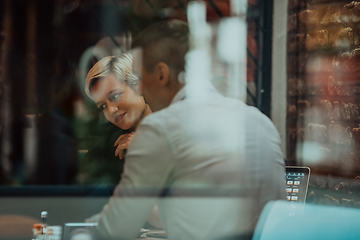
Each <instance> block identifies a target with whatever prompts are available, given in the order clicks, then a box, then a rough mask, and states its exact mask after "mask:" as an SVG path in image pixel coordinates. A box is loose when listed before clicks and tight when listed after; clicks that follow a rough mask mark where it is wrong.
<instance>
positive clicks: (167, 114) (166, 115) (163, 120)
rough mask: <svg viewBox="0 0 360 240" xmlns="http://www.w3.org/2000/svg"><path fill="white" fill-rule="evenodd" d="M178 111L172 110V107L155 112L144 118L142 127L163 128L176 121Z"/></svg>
mask: <svg viewBox="0 0 360 240" xmlns="http://www.w3.org/2000/svg"><path fill="white" fill-rule="evenodd" d="M176 113H177V111H176V110H174V109H173V108H172V105H170V106H169V107H167V108H164V109H162V110H159V111H157V112H154V113H152V114H150V115H149V116H147V117H146V118H144V120H143V121H142V122H141V124H140V125H147V126H153V127H163V126H164V125H166V124H167V123H169V122H172V121H173V119H175V118H176V117H175V115H176Z"/></svg>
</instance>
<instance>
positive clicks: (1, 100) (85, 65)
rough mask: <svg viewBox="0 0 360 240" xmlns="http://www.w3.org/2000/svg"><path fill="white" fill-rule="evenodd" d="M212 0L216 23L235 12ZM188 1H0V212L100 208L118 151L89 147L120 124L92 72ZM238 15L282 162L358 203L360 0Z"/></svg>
mask: <svg viewBox="0 0 360 240" xmlns="http://www.w3.org/2000/svg"><path fill="white" fill-rule="evenodd" d="M205 3H206V7H207V13H206V17H207V21H208V23H209V24H211V26H212V29H217V27H218V24H219V23H220V22H221V21H222V20H224V19H226V18H229V17H231V16H232V11H231V6H230V5H231V4H230V1H229V0H205ZM187 4H188V0H168V1H164V0H46V1H42V0H2V1H0V116H1V118H0V156H1V158H0V184H1V186H0V198H1V200H0V201H1V203H2V204H0V214H1V215H14V214H15V215H16V214H19V215H20V214H21V215H25V216H29V217H33V218H39V217H40V212H41V210H42V209H48V211H49V213H50V214H51V215H50V216H53V217H52V221H53V223H54V224H62V223H63V222H66V221H68V222H71V221H81V219H80V217H79V216H81V217H87V216H89V215H91V214H93V213H96V212H97V211H100V210H101V208H102V206H103V205H104V204H105V203H106V201H107V200H108V197H109V196H110V195H111V192H112V190H113V188H114V186H115V185H116V184H117V182H118V181H119V178H120V176H119V174H117V173H118V172H119V168H120V165H121V161H120V160H119V159H117V158H115V157H113V156H112V155H113V153H112V152H111V153H110V154H109V156H98V157H95V158H96V159H99V160H98V161H95V160H94V158H86V153H87V151H88V150H89V149H91V148H93V147H94V146H98V145H99V144H100V145H101V144H102V143H103V142H106V141H112V140H111V137H109V135H111V133H112V131H114V128H113V127H112V126H110V125H109V123H107V122H106V120H105V119H104V117H103V116H102V115H101V113H100V112H99V110H98V109H97V108H96V106H95V104H93V103H92V102H91V101H90V99H88V98H87V97H86V95H84V91H83V85H82V84H83V83H82V82H83V80H84V77H85V76H86V71H87V70H89V68H90V67H91V65H92V64H94V63H95V62H96V61H97V60H99V59H100V58H101V57H102V56H105V55H103V54H107V53H109V54H110V53H113V52H112V51H115V50H116V49H120V51H126V50H129V45H130V41H131V38H133V37H136V35H137V34H138V33H139V32H140V31H141V30H143V29H145V28H146V27H147V26H150V25H151V24H153V23H155V22H158V21H161V20H164V19H180V20H184V21H187V12H186V7H187ZM240 17H242V19H243V20H244V21H245V22H246V24H247V36H246V38H244V39H243V40H244V41H242V42H239V45H240V46H243V47H244V49H245V46H246V60H247V61H246V83H247V89H246V95H247V96H246V100H245V101H246V102H247V103H248V104H249V105H253V106H255V107H257V108H259V109H260V110H261V111H262V112H263V113H264V114H266V115H267V116H268V117H270V118H271V120H272V121H273V122H274V124H275V126H276V128H277V129H278V131H279V133H280V136H281V139H282V145H283V152H284V157H285V162H286V164H287V165H289V166H307V167H310V169H311V177H310V184H309V190H308V196H307V203H315V204H320V205H330V206H340V207H346V208H360V196H359V192H360V179H359V178H360V154H359V153H360V98H359V96H360V24H359V23H360V2H359V1H350V0H248V2H247V10H246V16H245V17H244V16H240ZM214 36H215V37H214V38H216V37H217V36H216V35H214ZM214 41H216V40H214ZM114 49H115V50H114ZM220 65H221V66H223V65H226V63H222V64H220ZM214 69H215V70H216V69H217V70H218V71H217V72H216V71H215V70H214V72H213V75H214V76H215V78H218V79H220V80H221V77H224V76H225V75H226V74H223V72H221V71H222V70H223V68H220V67H219V68H214ZM219 69H220V70H219ZM222 74H223V75H222ZM225 77H226V76H225ZM220 83H221V81H220ZM214 84H215V85H216V84H217V82H216V79H215V80H214ZM219 85H221V84H219ZM220 88H221V86H220ZM94 154H95V156H97V155H96V154H97V153H96V152H94ZM84 156H85V157H84ZM104 159H108V160H106V161H105V160H104ZM22 199H27V200H31V201H22ZM59 199H61V200H59ZM61 206H62V207H63V208H62V207H61ZM84 206H88V207H87V208H86V207H84ZM90 206H91V207H90ZM63 209H67V210H66V211H67V212H72V213H73V214H69V215H66V214H65V213H64V211H63ZM75 213H76V214H75ZM0 217H1V216H0Z"/></svg>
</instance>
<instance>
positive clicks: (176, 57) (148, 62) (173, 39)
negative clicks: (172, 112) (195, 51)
mask: <svg viewBox="0 0 360 240" xmlns="http://www.w3.org/2000/svg"><path fill="white" fill-rule="evenodd" d="M137 47H141V48H142V49H143V64H144V67H145V69H146V71H148V72H152V71H153V70H154V68H155V66H156V65H157V64H158V63H159V62H163V63H165V64H167V65H168V66H169V68H170V69H171V71H172V72H173V74H174V76H175V77H176V78H177V77H178V74H179V73H180V72H183V71H185V55H186V53H187V52H188V51H189V27H188V25H187V23H185V22H182V21H179V20H166V21H162V22H159V23H156V24H154V25H152V26H150V27H148V28H147V29H145V30H144V31H142V32H141V33H139V35H138V36H137V37H136V38H135V39H134V41H133V43H132V48H137Z"/></svg>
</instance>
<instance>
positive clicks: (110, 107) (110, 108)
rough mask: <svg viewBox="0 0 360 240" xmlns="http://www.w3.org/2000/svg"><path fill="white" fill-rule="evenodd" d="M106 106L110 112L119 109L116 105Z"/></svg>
mask: <svg viewBox="0 0 360 240" xmlns="http://www.w3.org/2000/svg"><path fill="white" fill-rule="evenodd" d="M108 108H109V112H110V113H115V112H117V110H119V108H118V107H117V106H116V105H110V106H109V107H108Z"/></svg>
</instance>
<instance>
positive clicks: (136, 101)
mask: <svg viewBox="0 0 360 240" xmlns="http://www.w3.org/2000/svg"><path fill="white" fill-rule="evenodd" d="M91 96H92V98H93V100H94V102H95V103H96V106H97V107H98V108H99V109H100V110H101V111H102V112H103V113H104V115H105V117H106V119H107V120H109V122H111V123H113V124H114V125H116V126H118V127H119V128H121V129H124V130H126V129H129V128H132V127H135V125H136V124H137V123H138V121H139V120H140V118H141V115H142V113H143V112H144V109H145V107H146V105H145V102H144V100H143V98H142V97H141V96H139V95H137V94H136V93H135V92H134V91H133V90H132V89H131V88H130V87H129V86H128V85H127V84H126V83H125V82H123V81H120V80H118V79H117V78H116V77H115V76H114V75H113V74H111V75H109V76H108V77H105V78H101V79H99V80H98V81H97V83H96V84H95V85H94V86H93V87H92V89H91Z"/></svg>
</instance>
